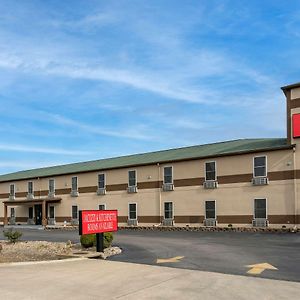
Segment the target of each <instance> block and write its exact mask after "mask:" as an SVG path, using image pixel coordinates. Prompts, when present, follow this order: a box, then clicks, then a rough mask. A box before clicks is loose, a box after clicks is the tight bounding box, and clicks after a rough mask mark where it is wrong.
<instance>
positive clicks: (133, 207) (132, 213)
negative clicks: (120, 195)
mask: <svg viewBox="0 0 300 300" xmlns="http://www.w3.org/2000/svg"><path fill="white" fill-rule="evenodd" d="M128 218H129V220H136V219H137V204H136V203H129V206H128Z"/></svg>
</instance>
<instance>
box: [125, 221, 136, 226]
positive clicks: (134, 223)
mask: <svg viewBox="0 0 300 300" xmlns="http://www.w3.org/2000/svg"><path fill="white" fill-rule="evenodd" d="M127 224H128V226H137V225H138V221H137V220H131V219H128V220H127Z"/></svg>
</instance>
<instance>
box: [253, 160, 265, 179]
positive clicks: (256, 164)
mask: <svg viewBox="0 0 300 300" xmlns="http://www.w3.org/2000/svg"><path fill="white" fill-rule="evenodd" d="M253 175H254V177H266V176H267V157H266V156H256V157H254V159H253Z"/></svg>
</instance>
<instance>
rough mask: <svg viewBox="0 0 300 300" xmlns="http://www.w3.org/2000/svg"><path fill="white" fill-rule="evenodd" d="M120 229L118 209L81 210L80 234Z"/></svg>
mask: <svg viewBox="0 0 300 300" xmlns="http://www.w3.org/2000/svg"><path fill="white" fill-rule="evenodd" d="M117 230H118V211H117V210H81V211H79V234H80V235H83V234H93V233H102V232H112V231H117Z"/></svg>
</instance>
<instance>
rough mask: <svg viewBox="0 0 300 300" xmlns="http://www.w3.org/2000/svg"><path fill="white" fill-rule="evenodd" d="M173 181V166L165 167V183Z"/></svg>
mask: <svg viewBox="0 0 300 300" xmlns="http://www.w3.org/2000/svg"><path fill="white" fill-rule="evenodd" d="M172 183H173V167H164V184H172Z"/></svg>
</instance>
